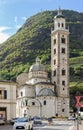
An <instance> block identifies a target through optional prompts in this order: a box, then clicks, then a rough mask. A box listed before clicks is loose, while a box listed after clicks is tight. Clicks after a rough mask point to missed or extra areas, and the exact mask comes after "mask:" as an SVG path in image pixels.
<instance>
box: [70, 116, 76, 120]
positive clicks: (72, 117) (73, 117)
mask: <svg viewBox="0 0 83 130" xmlns="http://www.w3.org/2000/svg"><path fill="white" fill-rule="evenodd" d="M75 119H76V117H75V116H69V117H68V120H75Z"/></svg>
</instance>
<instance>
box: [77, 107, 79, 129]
mask: <svg viewBox="0 0 83 130" xmlns="http://www.w3.org/2000/svg"><path fill="white" fill-rule="evenodd" d="M78 117H79V107H78V108H77V130H79V118H78Z"/></svg>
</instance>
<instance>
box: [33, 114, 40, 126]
mask: <svg viewBox="0 0 83 130" xmlns="http://www.w3.org/2000/svg"><path fill="white" fill-rule="evenodd" d="M33 122H34V124H42V120H41V118H40V117H37V116H36V117H33Z"/></svg>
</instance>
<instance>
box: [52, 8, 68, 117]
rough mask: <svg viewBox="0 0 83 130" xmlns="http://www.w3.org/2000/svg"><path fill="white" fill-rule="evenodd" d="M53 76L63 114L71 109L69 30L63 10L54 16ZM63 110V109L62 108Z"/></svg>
mask: <svg viewBox="0 0 83 130" xmlns="http://www.w3.org/2000/svg"><path fill="white" fill-rule="evenodd" d="M51 72H52V73H51V77H52V83H54V84H55V87H56V88H55V91H56V94H57V97H58V100H59V101H58V103H59V104H60V103H61V105H60V106H59V108H58V110H59V112H60V113H61V115H64V114H65V113H66V112H67V113H68V111H66V110H65V107H66V106H65V105H63V104H66V105H68V108H67V109H68V110H69V30H68V29H66V19H65V17H64V15H63V14H62V10H61V9H59V10H58V14H57V15H56V16H55V17H54V30H52V31H51ZM60 107H61V108H62V110H61V108H60Z"/></svg>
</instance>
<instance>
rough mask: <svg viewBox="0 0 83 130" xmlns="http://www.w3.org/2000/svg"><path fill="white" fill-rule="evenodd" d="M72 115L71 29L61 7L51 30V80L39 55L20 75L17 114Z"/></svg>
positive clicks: (18, 79) (18, 78) (20, 115)
mask: <svg viewBox="0 0 83 130" xmlns="http://www.w3.org/2000/svg"><path fill="white" fill-rule="evenodd" d="M27 115H28V116H31V117H33V116H39V117H52V116H56V115H58V116H69V30H68V29H66V20H65V17H64V16H63V15H62V11H61V10H60V9H59V10H58V14H57V15H56V16H55V17H54V30H52V31H51V81H50V80H49V79H48V72H47V69H46V67H45V66H44V65H43V64H42V63H41V61H40V59H39V58H36V62H35V63H34V64H33V65H32V66H31V67H30V69H29V72H28V73H22V74H20V75H18V77H17V105H16V116H19V117H22V116H27Z"/></svg>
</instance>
